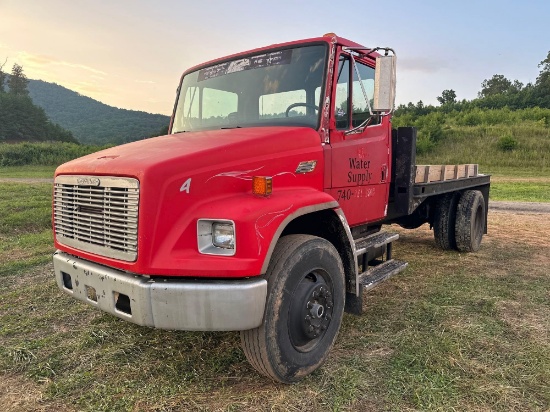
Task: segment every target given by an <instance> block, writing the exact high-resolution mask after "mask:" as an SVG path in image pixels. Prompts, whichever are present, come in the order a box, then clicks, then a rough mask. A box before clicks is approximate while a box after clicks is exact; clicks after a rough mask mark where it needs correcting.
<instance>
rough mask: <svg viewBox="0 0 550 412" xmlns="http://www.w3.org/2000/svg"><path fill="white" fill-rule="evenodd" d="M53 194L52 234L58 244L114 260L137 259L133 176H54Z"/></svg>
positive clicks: (136, 187) (135, 183)
mask: <svg viewBox="0 0 550 412" xmlns="http://www.w3.org/2000/svg"><path fill="white" fill-rule="evenodd" d="M90 182H94V183H95V184H94V185H93V186H92V185H90ZM80 183H83V184H80ZM53 197H54V201H53V204H54V226H55V234H56V238H57V240H58V241H59V242H60V243H62V244H65V245H67V246H71V247H75V248H77V249H81V250H84V251H87V252H92V253H95V254H98V255H102V256H107V257H112V258H115V259H121V260H126V261H134V260H135V259H136V258H137V243H138V242H137V228H138V213H139V211H138V208H139V182H138V181H137V180H136V179H130V178H125V177H110V176H108V177H107V176H99V177H96V176H58V177H57V178H56V179H55V184H54V196H53Z"/></svg>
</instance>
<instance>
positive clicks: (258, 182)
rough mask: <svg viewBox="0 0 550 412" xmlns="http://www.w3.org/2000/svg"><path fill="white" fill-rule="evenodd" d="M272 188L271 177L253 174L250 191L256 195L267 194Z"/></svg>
mask: <svg viewBox="0 0 550 412" xmlns="http://www.w3.org/2000/svg"><path fill="white" fill-rule="evenodd" d="M272 190H273V184H272V179H271V177H268V176H254V177H253V178H252V193H253V194H255V195H257V196H269V195H270V194H271V191H272Z"/></svg>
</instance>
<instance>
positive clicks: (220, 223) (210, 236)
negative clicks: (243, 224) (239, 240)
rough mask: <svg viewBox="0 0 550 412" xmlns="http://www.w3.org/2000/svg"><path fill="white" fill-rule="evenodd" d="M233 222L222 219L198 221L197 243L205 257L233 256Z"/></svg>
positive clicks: (234, 243)
mask: <svg viewBox="0 0 550 412" xmlns="http://www.w3.org/2000/svg"><path fill="white" fill-rule="evenodd" d="M235 239H236V236H235V222H233V221H232V220H223V219H199V220H198V222H197V243H198V248H199V252H200V253H202V254H205V255H222V256H233V255H234V254H235V249H236V240H235Z"/></svg>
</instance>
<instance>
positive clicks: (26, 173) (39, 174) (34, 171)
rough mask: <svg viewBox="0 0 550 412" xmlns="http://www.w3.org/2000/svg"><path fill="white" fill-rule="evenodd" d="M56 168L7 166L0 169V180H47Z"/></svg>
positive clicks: (51, 176) (51, 177)
mask: <svg viewBox="0 0 550 412" xmlns="http://www.w3.org/2000/svg"><path fill="white" fill-rule="evenodd" d="M56 167H57V166H8V167H0V179H1V178H3V177H15V178H30V179H36V178H49V179H53V175H54V172H55V169H56Z"/></svg>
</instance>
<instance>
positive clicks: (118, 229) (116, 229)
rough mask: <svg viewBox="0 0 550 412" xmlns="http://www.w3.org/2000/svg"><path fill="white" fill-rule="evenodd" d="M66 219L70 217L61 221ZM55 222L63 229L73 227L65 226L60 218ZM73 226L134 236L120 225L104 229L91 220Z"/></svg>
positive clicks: (111, 225)
mask: <svg viewBox="0 0 550 412" xmlns="http://www.w3.org/2000/svg"><path fill="white" fill-rule="evenodd" d="M66 217H67V218H70V216H63V219H66ZM55 222H56V224H57V225H59V226H60V227H61V226H63V227H67V228H71V227H72V226H73V225H69V224H67V223H66V222H65V220H62V219H61V218H56V219H55ZM73 224H74V223H73ZM74 225H75V226H82V227H93V228H96V229H99V230H100V231H101V232H104V231H114V232H120V233H124V234H126V236H134V234H133V231H132V230H131V229H128V228H126V227H123V226H120V225H113V224H110V225H109V228H108V229H106V228H105V226H104V225H102V224H101V223H100V222H98V221H94V220H92V219H90V220H88V221H86V222H85V223H81V222H79V223H76V224H74Z"/></svg>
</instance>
